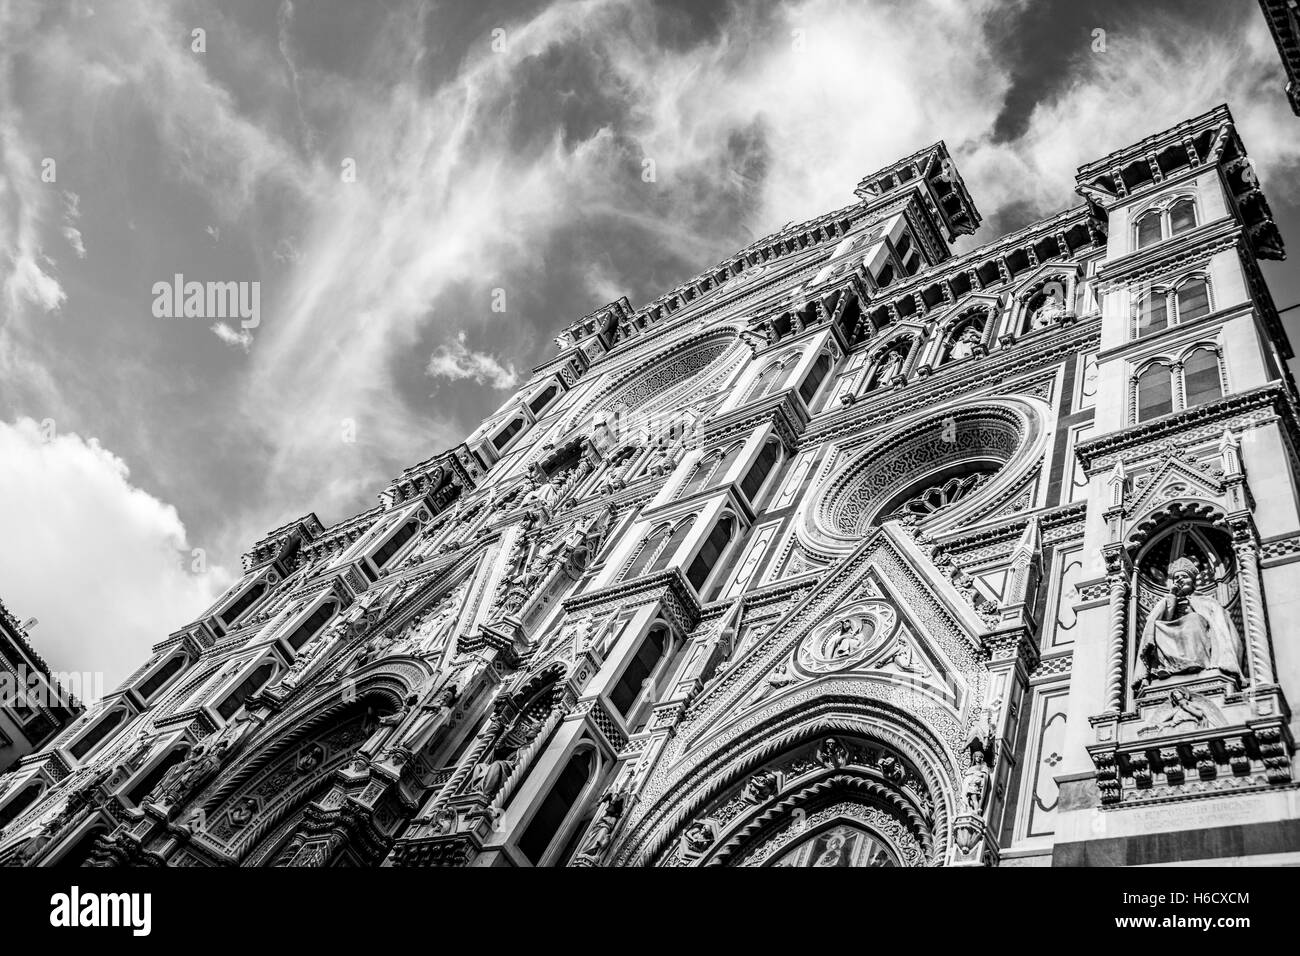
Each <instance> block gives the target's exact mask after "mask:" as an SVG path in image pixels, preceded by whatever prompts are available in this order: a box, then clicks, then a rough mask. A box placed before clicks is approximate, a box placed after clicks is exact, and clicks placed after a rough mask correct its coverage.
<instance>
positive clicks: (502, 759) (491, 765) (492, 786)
mask: <svg viewBox="0 0 1300 956" xmlns="http://www.w3.org/2000/svg"><path fill="white" fill-rule="evenodd" d="M515 753H516V752H515V751H513V750H512V751H500V750H498V751H497V755H496V757H495V758H494V759H493V760H489V761H487V762H486V763H481V764H479V765H478V766H477V767H475V768H474V783H473V787H474V790H475V791H476V792H478V793H481V794H483V795H484V796H486V797H487V798H489V799H491V798H492V797H494V796H496V793H497V791H498V790H500V789H501V786H502V784H504V783H505V782H506V777H508V776H509V775H510V770H511V768H512V767H514V764H515Z"/></svg>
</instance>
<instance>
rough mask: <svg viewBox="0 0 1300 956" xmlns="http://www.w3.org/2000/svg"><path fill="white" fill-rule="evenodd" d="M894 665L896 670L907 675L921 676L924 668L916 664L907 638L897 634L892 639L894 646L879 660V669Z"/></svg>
mask: <svg viewBox="0 0 1300 956" xmlns="http://www.w3.org/2000/svg"><path fill="white" fill-rule="evenodd" d="M890 664H895V665H897V666H898V669H899V670H901V671H904V672H905V673H908V674H923V673H925V668H924V667H923V666H922V665H921V664H919V663H917V660H916V655H915V654H913V653H912V645H911V644H909V643H907V638H905V637H903V635H902V634H899V635H898V636H897V637H895V638H894V645H893V647H891V648H890V649H889V653H887V654H886V655H885V656H884V657H882V658H881V659H880V664H879V665H878V666H879V667H887V666H889V665H890Z"/></svg>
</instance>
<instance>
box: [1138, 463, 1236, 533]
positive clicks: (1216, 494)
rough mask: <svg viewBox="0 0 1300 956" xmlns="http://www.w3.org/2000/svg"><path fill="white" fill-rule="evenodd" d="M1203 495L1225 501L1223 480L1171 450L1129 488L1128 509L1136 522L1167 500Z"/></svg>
mask: <svg viewBox="0 0 1300 956" xmlns="http://www.w3.org/2000/svg"><path fill="white" fill-rule="evenodd" d="M1189 498H1190V499H1202V500H1206V501H1210V502H1213V503H1215V504H1220V505H1221V504H1223V502H1224V494H1223V482H1222V481H1220V480H1219V479H1218V478H1216V477H1214V476H1213V475H1210V474H1207V473H1206V472H1205V471H1203V470H1202V469H1201V467H1200V466H1199V465H1196V464H1194V463H1193V462H1190V461H1187V460H1186V459H1185V458H1184V457H1183V456H1182V455H1177V454H1171V455H1169V456H1168V457H1167V458H1165V460H1164V462H1163V463H1162V464H1161V465H1160V466H1159V467H1158V468H1156V470H1155V471H1154V472H1151V473H1150V474H1148V475H1144V476H1142V477H1141V478H1140V479H1139V480H1138V481H1137V482H1136V483H1135V484H1134V487H1133V488H1132V489H1131V491H1130V492H1129V501H1128V503H1127V508H1126V510H1127V512H1128V515H1129V519H1130V521H1131V522H1132V523H1137V522H1140V521H1141V520H1142V519H1143V518H1145V517H1146V515H1148V514H1149V513H1150V512H1152V511H1155V510H1156V509H1158V508H1160V507H1162V506H1163V505H1165V504H1166V503H1167V502H1170V501H1176V500H1186V499H1189Z"/></svg>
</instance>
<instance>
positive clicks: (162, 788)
mask: <svg viewBox="0 0 1300 956" xmlns="http://www.w3.org/2000/svg"><path fill="white" fill-rule="evenodd" d="M229 744H230V742H229V741H228V740H218V741H217V742H216V743H215V744H209V743H208V741H207V740H204V741H201V742H200V743H197V744H195V745H194V749H192V750H191V751H190V752H189V753H188V754H186V755H185V759H184V760H182V761H181V762H180V763H178V764H176V765H175V766H173V767H171V768H170V769H168V771H167V773H166V774H164V775H163V778H162V780H160V781H159V782H158V786H157V787H155V788H154V791H153V793H152V794H151V795H150V799H151V800H152V801H153V802H154V803H160V804H167V805H168V806H171V805H174V804H178V803H181V802H182V801H184V800H185V799H186V798H187V797H188V796H189V795H190V794H192V793H194V792H195V791H196V790H197V789H198V788H199V787H200V786H202V785H203V784H204V783H205V782H207V780H208V778H209V777H211V776H212V775H213V774H214V773H216V771H217V768H218V767H219V766H221V761H222V760H223V759H224V758H225V755H226V750H227V749H228V748H229Z"/></svg>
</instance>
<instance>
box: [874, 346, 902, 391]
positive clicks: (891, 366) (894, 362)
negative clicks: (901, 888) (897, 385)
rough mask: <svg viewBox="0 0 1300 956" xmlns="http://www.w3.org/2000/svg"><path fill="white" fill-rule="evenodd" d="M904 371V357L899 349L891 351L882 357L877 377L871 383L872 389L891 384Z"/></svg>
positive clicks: (877, 368)
mask: <svg viewBox="0 0 1300 956" xmlns="http://www.w3.org/2000/svg"><path fill="white" fill-rule="evenodd" d="M902 370H903V356H902V355H901V354H900V353H899V351H898V349H890V350H889V351H888V352H886V353H885V354H884V356H882V357H881V359H880V364H879V365H877V366H876V377H875V380H874V381H873V382H872V383H871V387H872V388H880V387H882V386H884V385H888V384H890V383H891V382H892V381H893V380H894V379H895V378H897V377H898V373H899V372H901V371H902Z"/></svg>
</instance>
